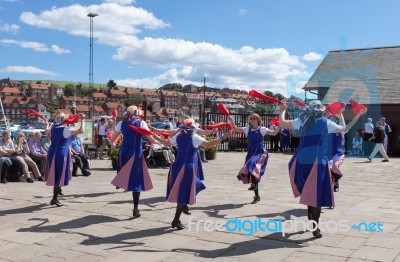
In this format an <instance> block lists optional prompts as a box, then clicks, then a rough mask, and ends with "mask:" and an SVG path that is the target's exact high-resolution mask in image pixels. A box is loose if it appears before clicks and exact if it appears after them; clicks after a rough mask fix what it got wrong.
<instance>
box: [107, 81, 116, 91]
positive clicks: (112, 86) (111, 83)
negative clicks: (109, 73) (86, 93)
mask: <svg viewBox="0 0 400 262" xmlns="http://www.w3.org/2000/svg"><path fill="white" fill-rule="evenodd" d="M107 87H108V88H112V89H115V88H116V87H117V83H115V82H114V80H112V79H110V80H108V82H107Z"/></svg>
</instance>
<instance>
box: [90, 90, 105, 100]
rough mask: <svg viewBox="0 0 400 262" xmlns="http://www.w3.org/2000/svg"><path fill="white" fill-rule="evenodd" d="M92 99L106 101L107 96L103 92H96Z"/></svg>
mask: <svg viewBox="0 0 400 262" xmlns="http://www.w3.org/2000/svg"><path fill="white" fill-rule="evenodd" d="M92 97H93V98H104V99H106V98H107V95H106V94H104V93H102V92H95V93H92Z"/></svg>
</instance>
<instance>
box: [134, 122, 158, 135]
mask: <svg viewBox="0 0 400 262" xmlns="http://www.w3.org/2000/svg"><path fill="white" fill-rule="evenodd" d="M129 128H130V129H132V130H133V131H135V132H136V133H139V134H141V135H142V136H151V135H152V134H153V133H151V132H150V131H149V130H147V129H144V128H140V127H136V126H134V125H132V124H131V125H129Z"/></svg>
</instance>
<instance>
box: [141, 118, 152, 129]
mask: <svg viewBox="0 0 400 262" xmlns="http://www.w3.org/2000/svg"><path fill="white" fill-rule="evenodd" d="M140 128H143V129H146V130H148V131H150V129H149V126H148V125H147V123H146V122H145V121H143V120H142V121H141V122H140Z"/></svg>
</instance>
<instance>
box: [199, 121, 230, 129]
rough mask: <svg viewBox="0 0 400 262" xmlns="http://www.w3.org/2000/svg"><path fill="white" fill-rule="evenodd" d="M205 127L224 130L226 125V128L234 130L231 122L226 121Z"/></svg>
mask: <svg viewBox="0 0 400 262" xmlns="http://www.w3.org/2000/svg"><path fill="white" fill-rule="evenodd" d="M204 127H205V128H206V129H214V128H218V129H219V130H222V129H223V128H224V127H226V129H228V130H232V125H231V124H230V123H226V122H221V123H218V124H215V125H205V126H204Z"/></svg>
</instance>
